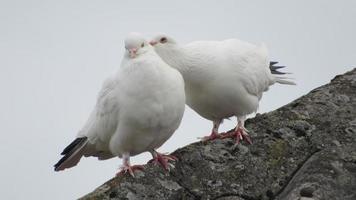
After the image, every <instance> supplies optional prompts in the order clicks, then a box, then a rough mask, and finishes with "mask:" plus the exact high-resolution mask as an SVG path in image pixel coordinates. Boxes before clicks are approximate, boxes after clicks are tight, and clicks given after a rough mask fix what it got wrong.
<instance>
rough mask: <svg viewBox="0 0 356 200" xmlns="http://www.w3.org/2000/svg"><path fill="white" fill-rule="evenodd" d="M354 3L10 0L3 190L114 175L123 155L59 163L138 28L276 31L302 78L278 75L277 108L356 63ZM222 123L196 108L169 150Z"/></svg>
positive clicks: (276, 55) (179, 33)
mask: <svg viewBox="0 0 356 200" xmlns="http://www.w3.org/2000/svg"><path fill="white" fill-rule="evenodd" d="M355 8H356V1H347V0H345V1H323V0H320V1H307V0H303V1H302V0H300V1H293V2H292V1H288V2H287V1H283V0H280V1H276V0H274V1H253V2H252V1H248V3H247V1H245V2H243V1H233V0H231V1H208V0H200V1H190V0H184V1H183V0H180V1H175V2H168V1H164V0H161V1H142V3H139V2H138V1H133V0H130V1H128V0H122V1H117V0H116V1H114V0H107V1H99V0H97V1H94V0H78V1H73V0H70V1H69V0H66V1H50V0H48V1H40V0H38V1H34V0H32V1H30V0H22V1H20V0H11V1H10V0H8V1H4V0H0V91H1V93H0V95H1V96H0V97H1V98H0V106H1V107H0V108H1V112H0V121H1V126H0V134H1V136H2V137H1V140H0V141H1V145H0V152H2V157H1V160H0V166H1V168H0V169H1V170H0V193H1V197H2V199H53V200H54V199H74V198H78V197H81V196H83V195H84V194H86V193H88V192H90V191H92V190H93V189H95V188H96V187H97V186H99V185H101V184H102V183H104V182H105V181H106V180H108V179H109V178H111V177H113V176H114V175H115V173H116V172H117V169H118V167H119V165H121V160H120V159H117V158H114V159H111V160H109V161H102V162H99V161H97V160H96V159H94V158H86V159H82V161H81V162H80V163H79V165H78V166H77V167H75V168H72V169H69V170H66V171H64V172H59V173H56V172H54V171H53V167H52V166H53V164H54V163H55V162H57V160H58V159H59V158H60V156H59V153H60V152H61V151H62V150H63V148H64V147H65V146H66V145H67V144H69V143H70V142H71V141H72V140H73V139H74V137H75V135H76V133H77V131H78V130H79V129H80V128H81V126H82V125H83V124H84V122H85V121H86V119H87V117H88V115H89V113H90V111H91V109H92V108H93V106H94V104H95V100H96V95H97V92H98V91H99V89H100V88H101V84H102V82H103V80H104V79H105V78H106V77H108V76H109V75H110V74H112V73H115V72H116V70H117V69H118V67H119V64H120V60H121V57H122V53H123V39H124V37H125V35H126V34H127V33H128V32H131V31H139V32H143V33H145V34H147V36H148V37H151V36H152V34H153V33H156V32H166V33H169V34H170V35H172V36H174V37H175V38H176V40H177V41H179V42H181V43H186V42H190V41H194V40H202V39H209V40H220V39H226V38H232V37H237V38H240V39H243V40H247V41H250V42H254V43H259V42H265V43H266V44H267V45H268V47H269V50H270V55H271V58H272V59H273V60H277V61H280V63H281V64H284V65H287V66H288V69H287V70H288V71H291V72H294V74H293V76H294V77H295V78H296V81H297V83H298V85H297V86H296V87H293V86H278V85H276V86H272V87H271V89H270V90H269V91H268V92H267V93H266V94H265V95H264V97H263V98H262V101H261V104H260V111H259V112H266V111H271V110H274V109H276V108H278V107H280V106H282V105H284V104H286V103H288V102H290V101H292V100H294V99H296V98H298V97H300V96H301V95H303V94H306V93H307V92H308V91H310V90H311V89H313V88H315V87H317V86H320V85H321V84H325V83H327V82H329V80H330V79H331V78H333V77H334V76H335V75H336V74H340V73H344V72H346V71H348V70H351V69H352V68H353V67H355V59H356V40H355V36H356V28H355V27H356V9H355ZM234 122H235V120H232V121H226V122H225V123H224V125H223V126H222V129H221V130H226V129H230V128H232V127H233V126H234ZM211 126H212V125H211V123H210V122H209V121H207V120H204V119H202V118H200V117H199V116H198V115H197V114H195V113H194V112H193V111H191V110H190V109H187V110H186V113H185V116H184V119H183V122H182V125H181V127H180V128H179V130H178V131H177V132H176V134H175V135H174V136H173V137H172V138H171V139H170V140H169V141H168V142H167V143H166V144H165V145H164V146H163V147H161V148H160V151H162V152H170V151H172V150H175V149H177V148H178V147H183V146H185V145H187V144H189V143H192V142H194V141H197V139H196V138H197V137H199V136H204V135H206V134H208V133H209V132H210V129H211ZM148 158H149V155H148V154H146V153H145V154H141V155H139V156H136V157H133V158H132V161H133V162H134V163H145V162H146V161H147V160H148Z"/></svg>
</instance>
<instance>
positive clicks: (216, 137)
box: [199, 132, 221, 142]
mask: <svg viewBox="0 0 356 200" xmlns="http://www.w3.org/2000/svg"><path fill="white" fill-rule="evenodd" d="M220 138H221V135H220V134H218V133H215V132H211V134H210V135H209V136H205V137H202V138H199V139H201V140H202V141H203V142H207V141H211V140H216V139H220Z"/></svg>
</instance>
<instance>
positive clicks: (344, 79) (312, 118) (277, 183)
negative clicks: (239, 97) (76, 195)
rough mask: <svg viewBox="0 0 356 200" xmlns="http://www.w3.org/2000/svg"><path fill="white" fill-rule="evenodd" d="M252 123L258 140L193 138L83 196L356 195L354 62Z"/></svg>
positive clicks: (227, 199)
mask: <svg viewBox="0 0 356 200" xmlns="http://www.w3.org/2000/svg"><path fill="white" fill-rule="evenodd" d="M246 126H247V129H248V130H250V133H251V136H252V139H253V142H254V144H253V145H246V143H242V144H240V145H236V144H235V143H234V141H233V140H231V139H223V140H216V141H212V142H208V143H206V144H204V143H202V142H197V143H193V144H190V145H188V146H186V147H183V148H181V149H178V150H177V151H175V152H174V153H173V154H174V155H175V156H177V157H178V158H179V162H177V163H176V165H175V169H173V170H171V171H170V172H165V171H163V170H162V169H161V168H160V167H157V166H154V165H151V164H149V165H147V166H146V169H145V171H144V172H139V173H137V174H136V177H135V178H132V177H129V176H124V177H117V178H113V179H111V180H110V181H108V182H107V183H105V184H104V185H102V186H100V187H99V188H97V189H96V190H95V191H94V192H92V193H90V194H88V195H86V196H85V197H83V198H82V199H219V200H257V199H262V200H267V199H278V200H282V199H283V200H284V199H288V200H289V199H291V200H294V199H295V200H299V199H304V200H307V199H309V200H312V199H314V200H319V199H320V200H321V199H340V200H341V199H342V200H344V199H346V200H351V199H356V69H354V70H353V71H351V72H348V73H346V74H344V75H339V76H337V77H335V78H334V79H333V80H332V81H331V83H330V84H327V85H325V86H322V87H319V88H317V89H314V90H313V91H311V92H310V93H309V94H307V95H305V96H303V97H301V98H299V99H297V100H295V101H293V102H292V103H290V104H288V105H286V106H284V107H282V108H280V109H277V110H275V111H273V112H270V113H266V114H262V115H261V114H258V115H257V116H256V117H255V118H253V119H249V120H248V121H247V122H246Z"/></svg>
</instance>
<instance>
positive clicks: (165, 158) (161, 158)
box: [148, 152, 178, 171]
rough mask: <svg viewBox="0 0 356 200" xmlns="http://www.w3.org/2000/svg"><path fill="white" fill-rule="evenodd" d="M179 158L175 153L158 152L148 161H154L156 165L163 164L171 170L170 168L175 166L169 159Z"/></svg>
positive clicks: (166, 168) (175, 159)
mask: <svg viewBox="0 0 356 200" xmlns="http://www.w3.org/2000/svg"><path fill="white" fill-rule="evenodd" d="M177 160H178V158H177V157H175V156H173V155H165V154H161V153H158V152H157V155H156V156H155V157H154V158H153V159H151V160H150V161H148V163H154V164H155V165H161V166H162V167H163V168H164V169H165V170H167V171H170V168H174V165H173V164H172V163H169V161H173V162H174V161H177Z"/></svg>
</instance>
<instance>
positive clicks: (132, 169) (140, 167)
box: [116, 165, 144, 177]
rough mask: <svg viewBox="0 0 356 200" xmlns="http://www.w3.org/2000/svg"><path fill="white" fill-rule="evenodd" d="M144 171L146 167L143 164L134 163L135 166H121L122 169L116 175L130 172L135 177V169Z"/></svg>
mask: <svg viewBox="0 0 356 200" xmlns="http://www.w3.org/2000/svg"><path fill="white" fill-rule="evenodd" d="M137 170H138V171H142V170H144V167H143V165H133V166H130V165H124V166H122V167H121V171H119V172H118V173H117V174H116V176H122V175H124V174H126V173H129V174H130V175H131V176H132V177H135V174H134V172H135V171H137Z"/></svg>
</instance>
